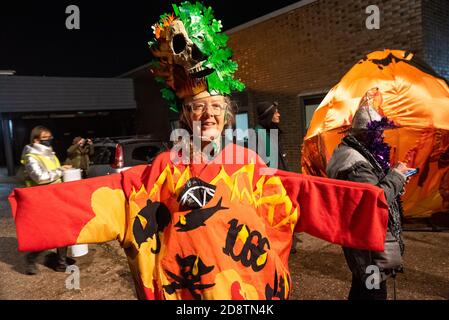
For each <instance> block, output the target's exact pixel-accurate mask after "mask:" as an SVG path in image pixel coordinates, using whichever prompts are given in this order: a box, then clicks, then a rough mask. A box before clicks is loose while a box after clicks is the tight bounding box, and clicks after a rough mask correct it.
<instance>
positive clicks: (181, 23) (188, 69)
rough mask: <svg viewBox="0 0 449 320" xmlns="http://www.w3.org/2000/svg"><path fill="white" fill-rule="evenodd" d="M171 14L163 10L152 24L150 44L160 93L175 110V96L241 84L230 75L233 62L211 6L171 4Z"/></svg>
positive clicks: (216, 91) (230, 88)
mask: <svg viewBox="0 0 449 320" xmlns="http://www.w3.org/2000/svg"><path fill="white" fill-rule="evenodd" d="M173 9H174V14H171V15H168V14H164V15H162V16H161V19H160V21H159V23H157V24H156V25H154V26H153V31H154V35H155V39H153V41H151V42H150V48H151V51H152V53H153V55H154V57H155V58H157V61H156V62H155V64H154V66H153V68H152V71H153V73H154V74H155V76H156V77H157V80H158V81H159V82H161V83H163V84H165V87H164V88H163V89H162V95H163V97H164V98H165V99H167V100H168V102H169V104H170V107H171V108H172V109H173V110H175V111H178V108H177V98H178V99H185V98H189V97H195V96H197V95H199V94H201V93H208V94H211V95H214V94H230V93H231V92H232V91H234V90H239V91H241V90H243V89H244V85H243V83H241V82H240V81H238V80H235V79H233V74H234V72H235V71H236V70H237V63H235V62H234V61H232V60H230V57H231V55H232V52H231V50H230V49H229V48H228V47H227V46H226V43H227V40H228V38H227V36H226V34H224V33H221V32H220V31H221V28H222V26H221V22H220V21H217V20H216V19H214V17H213V12H212V9H211V8H206V7H204V6H203V5H202V4H201V3H199V2H197V3H195V4H191V3H189V2H183V3H182V4H181V5H180V6H179V7H178V6H176V5H173Z"/></svg>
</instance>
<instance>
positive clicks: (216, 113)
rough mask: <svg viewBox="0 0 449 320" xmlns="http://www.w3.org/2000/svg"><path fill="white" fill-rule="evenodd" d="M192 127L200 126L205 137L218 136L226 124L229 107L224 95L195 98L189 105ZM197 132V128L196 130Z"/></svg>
mask: <svg viewBox="0 0 449 320" xmlns="http://www.w3.org/2000/svg"><path fill="white" fill-rule="evenodd" d="M187 108H188V109H187V110H188V112H189V116H190V121H191V124H192V128H193V126H194V125H197V128H196V129H197V130H198V126H200V128H199V129H200V131H201V135H202V136H203V137H213V138H217V137H218V136H220V135H221V132H222V131H223V128H224V125H225V114H226V109H227V108H228V106H227V103H226V101H225V98H224V97H223V96H211V97H206V98H202V99H198V100H195V101H193V102H191V103H189V104H188V105H187ZM194 132H195V130H194Z"/></svg>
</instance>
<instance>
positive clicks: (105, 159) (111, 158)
mask: <svg viewBox="0 0 449 320" xmlns="http://www.w3.org/2000/svg"><path fill="white" fill-rule="evenodd" d="M93 146H94V155H93V156H92V157H91V158H90V163H91V164H90V167H89V169H88V171H87V177H89V178H91V177H98V176H104V175H108V174H111V173H117V172H121V171H124V170H126V169H129V168H131V167H133V166H136V165H141V164H150V163H151V162H152V161H153V159H154V158H155V157H156V155H157V154H158V153H160V152H162V151H165V150H168V149H169V143H167V142H165V141H162V140H161V139H158V138H155V137H152V136H126V137H107V138H95V139H93Z"/></svg>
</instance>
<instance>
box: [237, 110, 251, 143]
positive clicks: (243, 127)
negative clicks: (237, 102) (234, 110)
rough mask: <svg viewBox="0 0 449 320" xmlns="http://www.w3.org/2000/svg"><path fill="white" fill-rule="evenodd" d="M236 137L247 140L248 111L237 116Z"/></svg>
mask: <svg viewBox="0 0 449 320" xmlns="http://www.w3.org/2000/svg"><path fill="white" fill-rule="evenodd" d="M235 128H236V129H237V132H236V139H237V140H240V141H242V140H245V139H247V138H248V113H247V112H245V113H239V114H237V115H236V116H235Z"/></svg>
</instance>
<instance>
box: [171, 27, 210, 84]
mask: <svg viewBox="0 0 449 320" xmlns="http://www.w3.org/2000/svg"><path fill="white" fill-rule="evenodd" d="M166 39H167V43H168V45H169V47H170V49H171V51H172V54H173V62H174V63H175V64H177V65H180V66H182V67H184V69H185V71H186V73H187V74H188V75H190V76H191V77H193V78H198V77H201V76H199V75H197V73H198V72H200V71H203V67H202V64H203V62H204V61H205V60H206V59H207V57H206V56H205V55H204V54H203V53H202V52H201V51H200V49H199V48H198V47H197V46H196V44H194V43H193V41H192V40H191V39H190V37H189V35H188V34H187V31H186V29H185V27H184V24H183V23H182V22H181V21H180V20H175V21H173V22H172V24H171V25H170V27H169V28H168V30H167V36H166Z"/></svg>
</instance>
